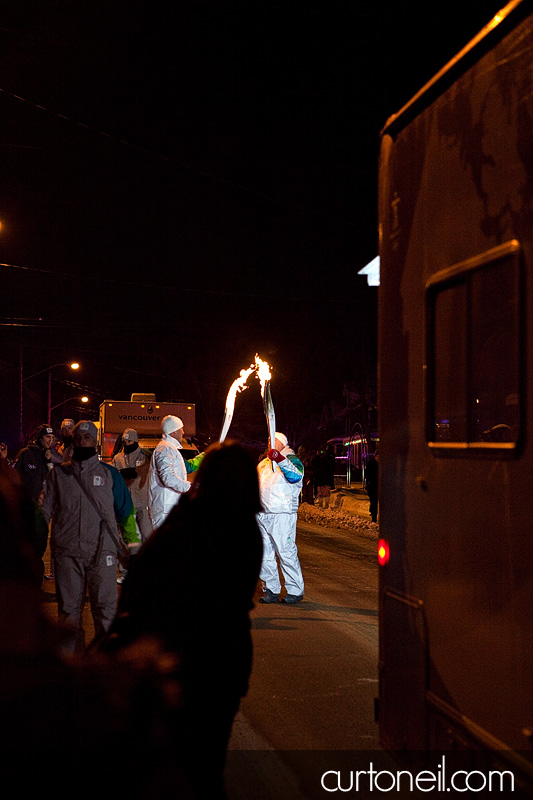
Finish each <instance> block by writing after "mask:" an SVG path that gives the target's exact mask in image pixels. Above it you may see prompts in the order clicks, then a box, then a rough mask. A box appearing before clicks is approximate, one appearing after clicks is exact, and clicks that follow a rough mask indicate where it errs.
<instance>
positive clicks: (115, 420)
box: [98, 393, 198, 461]
mask: <svg viewBox="0 0 533 800" xmlns="http://www.w3.org/2000/svg"><path fill="white" fill-rule="evenodd" d="M167 414H174V415H175V416H176V417H180V419H182V420H183V428H184V441H183V446H184V448H185V449H186V452H187V454H186V455H185V453H184V455H185V457H186V458H190V457H192V456H193V455H196V454H197V452H198V451H197V448H196V447H195V446H194V444H188V442H187V441H186V440H188V439H189V438H190V437H191V436H194V435H195V434H196V410H195V405H194V403H167V402H159V401H157V400H156V397H155V394H146V393H145V394H132V395H131V399H130V400H104V402H103V403H102V404H101V405H100V417H99V425H98V428H99V442H98V443H99V446H100V458H101V459H102V460H103V461H111V459H112V458H113V455H114V454H115V453H116V452H117V449H116V448H115V445H116V444H117V440H118V439H120V436H121V434H122V433H123V432H124V431H125V429H126V428H133V429H134V430H136V431H137V434H138V436H139V445H140V446H141V447H142V448H143V449H144V450H149V451H153V449H154V448H155V447H156V445H157V443H158V442H159V440H160V439H161V420H162V419H163V417H166V416H167ZM187 449H189V450H190V451H191V454H190V455H189V452H188V450H187Z"/></svg>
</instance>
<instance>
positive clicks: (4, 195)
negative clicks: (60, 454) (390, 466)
mask: <svg viewBox="0 0 533 800" xmlns="http://www.w3.org/2000/svg"><path fill="white" fill-rule="evenodd" d="M11 5H12V6H13V7H12V8H11V9H9V10H7V11H3V12H2V15H1V16H0V65H1V68H0V119H1V128H0V221H1V222H2V228H1V231H0V261H1V262H2V264H3V265H4V266H2V267H0V269H1V277H2V292H1V306H0V322H1V323H2V327H1V329H0V330H1V331H2V334H1V335H2V342H3V344H2V348H1V350H0V380H1V381H2V384H3V386H4V391H3V393H2V399H1V401H0V402H1V405H0V438H1V439H2V440H5V441H7V442H8V443H9V444H10V447H11V448H15V447H16V445H17V444H18V424H19V423H18V414H19V409H18V402H19V400H18V397H19V385H20V384H19V368H20V353H21V352H22V354H23V370H24V375H30V374H32V373H34V372H37V371H39V370H40V369H44V368H46V367H47V366H49V365H52V364H56V363H59V362H63V361H67V360H69V359H71V358H76V359H77V360H79V361H80V362H82V364H83V372H81V373H80V374H79V376H77V377H76V380H77V381H78V382H79V383H80V384H81V386H82V387H83V388H84V390H85V389H86V390H87V391H88V392H89V393H90V394H91V405H92V407H93V409H97V407H98V404H99V403H100V402H101V401H102V400H103V399H104V398H106V397H107V398H115V399H127V398H129V395H130V394H131V392H139V391H152V392H155V393H156V395H157V397H158V399H161V400H171V399H173V400H185V401H190V402H194V403H196V404H197V415H198V428H199V431H200V432H201V433H202V434H204V436H208V435H210V436H213V437H215V438H216V437H217V436H218V433H219V430H220V425H221V422H222V414H223V409H224V400H225V396H226V392H227V390H228V388H229V385H230V384H231V382H232V381H233V380H234V378H236V377H237V376H238V374H239V371H240V369H241V368H243V367H247V366H248V365H249V364H250V363H251V361H252V360H253V358H254V355H255V353H256V352H258V353H259V354H260V355H261V356H262V357H263V358H264V359H265V360H267V361H268V362H269V363H270V364H271V366H272V370H273V379H272V394H273V398H274V404H275V407H276V412H277V416H278V428H280V429H282V430H287V431H288V432H289V433H290V435H292V437H293V439H296V440H297V441H295V442H294V443H295V444H298V443H301V442H304V441H306V440H307V439H309V441H310V443H314V441H313V442H311V440H313V438H316V435H315V436H313V433H312V432H314V431H316V430H317V426H318V424H319V423H320V422H321V421H322V422H324V420H326V419H327V418H328V415H329V417H332V416H334V415H335V413H336V412H338V411H339V410H342V408H343V405H345V404H346V398H345V397H343V387H344V386H345V385H346V384H347V383H348V382H350V383H351V384H353V385H354V386H355V387H356V388H357V389H358V391H359V392H361V393H363V394H364V392H365V390H366V389H367V388H368V387H371V386H372V385H374V384H375V375H376V361H377V342H376V328H377V293H378V292H377V289H375V288H370V287H368V286H367V284H366V279H365V278H363V277H360V276H358V275H357V272H358V270H359V269H361V268H362V267H363V266H365V265H366V263H368V261H370V260H371V259H372V258H373V257H374V256H375V255H376V254H377V214H376V202H377V201H376V198H377V159H378V152H379V131H380V129H381V128H382V127H383V125H384V123H385V121H386V119H387V118H388V117H389V116H390V115H391V114H392V113H395V112H396V111H398V110H399V108H400V107H401V106H402V105H403V104H404V103H405V102H407V101H408V100H409V99H410V97H411V96H412V95H413V94H414V93H415V92H416V91H418V89H420V88H421V87H422V86H423V85H424V83H425V82H426V81H427V80H429V79H430V78H431V77H432V75H433V74H434V73H435V72H436V71H437V70H438V69H440V68H441V67H442V66H443V65H444V64H445V63H446V62H447V61H448V60H449V59H450V58H451V57H452V56H454V55H455V54H456V53H457V52H458V50H459V49H460V48H461V47H463V46H464V45H465V44H466V43H467V42H468V41H469V39H470V38H472V36H473V35H474V34H475V33H477V31H478V30H479V29H480V28H481V27H482V26H483V25H484V24H486V23H487V22H488V21H489V20H490V18H491V16H492V15H493V14H494V13H495V12H496V11H497V10H498V9H499V8H500V6H501V5H503V3H501V2H488V1H486V2H484V3H483V4H482V5H483V9H482V10H480V8H479V6H480V5H481V4H472V5H475V6H476V7H475V8H469V9H465V6H466V5H467V4H465V3H464V2H442V1H441V0H435V1H434V2H431V3H426V4H420V3H397V2H395V3H392V2H386V1H385V0H375V1H374V2H372V3H371V4H366V3H362V2H357V1H356V0H306V1H303V0H302V2H296V0H283V1H281V0H280V1H279V2H278V1H277V0H262V1H261V0H246V2H243V1H241V0H227V1H226V0H218V1H215V0H212V1H211V2H210V1H209V0H196V1H193V0H189V1H185V2H183V1H182V0H175V2H157V0H156V2H154V1H153V0H150V2H148V1H146V2H145V1H144V0H121V1H120V2H119V1H118V0H90V2H89V0H86V2H82V1H81V0H80V1H79V2H75V3H73V2H71V0H55V2H52V0H47V1H46V2H45V0H42V1H41V2H37V1H36V0H17V3H12V4H11ZM5 265H9V266H5ZM53 376H54V380H53V403H58V402H60V401H61V400H62V399H65V398H67V397H71V396H73V395H76V394H77V393H79V392H78V387H77V386H72V385H68V384H65V383H64V382H63V381H64V380H65V379H67V378H70V379H72V376H68V375H67V370H66V369H65V368H63V367H58V368H55V369H54V371H53ZM45 377H46V376H45ZM24 402H25V413H26V415H27V419H25V423H24V427H25V433H26V434H27V433H29V430H30V429H31V428H32V427H33V426H34V425H36V424H38V423H39V422H43V421H45V420H44V415H45V408H46V381H45V380H43V378H35V379H32V381H28V382H27V383H26V384H25V386H24ZM239 414H240V418H239ZM65 415H69V416H70V415H72V416H75V418H78V417H79V413H78V412H77V411H76V407H75V405H74V406H73V405H68V404H66V405H64V406H61V407H60V408H59V409H57V412H56V413H55V415H54V416H55V424H56V425H57V424H58V422H59V421H60V420H61V419H62V418H63V416H65ZM52 421H53V422H54V419H53V420H52ZM343 424H344V423H343V421H342V418H339V421H338V424H337V426H335V424H333V423H332V425H331V426H330V427H329V428H325V429H323V430H324V431H326V432H329V431H334V430H335V432H336V431H337V430H340V432H342V425H343ZM232 433H237V434H239V435H241V436H242V438H243V440H246V441H250V442H252V441H255V440H256V439H257V438H259V439H260V438H261V437H263V436H264V437H266V426H265V424H264V419H263V418H262V412H261V406H260V397H259V392H258V388H257V389H256V387H255V386H254V387H253V391H252V390H250V391H248V392H247V393H245V394H243V395H241V396H239V398H238V408H237V410H236V415H235V427H234V428H233V429H232ZM322 435H325V434H319V437H320V436H322ZM328 435H329V434H328Z"/></svg>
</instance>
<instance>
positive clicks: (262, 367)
mask: <svg viewBox="0 0 533 800" xmlns="http://www.w3.org/2000/svg"><path fill="white" fill-rule="evenodd" d="M255 369H256V378H258V379H259V382H260V384H261V396H262V397H264V396H265V386H266V384H267V381H269V380H270V379H271V378H272V375H271V373H270V367H269V366H268V364H267V362H266V361H263V359H262V358H259V356H258V355H257V353H256V354H255Z"/></svg>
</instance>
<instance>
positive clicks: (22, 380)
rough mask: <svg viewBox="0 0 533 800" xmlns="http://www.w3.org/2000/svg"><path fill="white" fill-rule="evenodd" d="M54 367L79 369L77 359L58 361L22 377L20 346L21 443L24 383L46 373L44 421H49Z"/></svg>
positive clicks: (22, 439)
mask: <svg viewBox="0 0 533 800" xmlns="http://www.w3.org/2000/svg"><path fill="white" fill-rule="evenodd" d="M56 367H70V369H73V370H77V369H80V364H79V363H78V362H77V361H71V362H69V361H60V362H58V363H57V364H52V365H51V366H50V367H46V368H45V369H41V370H39V372H34V373H33V374H32V375H27V376H26V377H24V375H23V362H22V348H21V353H20V419H19V435H20V443H21V445H22V444H23V443H24V424H23V389H24V384H25V383H26V381H29V380H30V378H36V377H37V376H38V375H43V374H44V373H45V372H47V373H48V402H47V410H48V415H47V418H46V421H47V422H48V423H50V414H51V411H52V409H51V404H52V370H53V369H55V368H56Z"/></svg>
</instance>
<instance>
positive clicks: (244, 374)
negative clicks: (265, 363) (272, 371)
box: [226, 364, 255, 414]
mask: <svg viewBox="0 0 533 800" xmlns="http://www.w3.org/2000/svg"><path fill="white" fill-rule="evenodd" d="M254 370H255V366H254V365H253V364H252V365H251V366H250V368H249V369H241V371H240V374H239V377H238V378H237V379H236V380H234V381H233V383H232V384H231V386H230V389H229V392H228V396H227V398H226V412H229V413H230V414H233V409H234V408H235V398H236V396H237V392H242V391H243V390H244V389H247V388H248V387H247V386H246V381H247V380H248V378H249V377H250V375H251V374H252V372H254Z"/></svg>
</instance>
